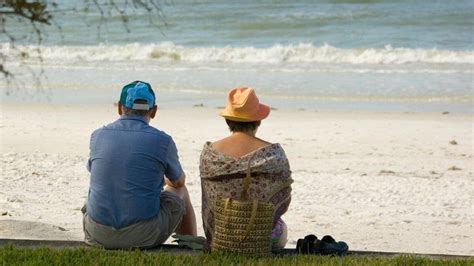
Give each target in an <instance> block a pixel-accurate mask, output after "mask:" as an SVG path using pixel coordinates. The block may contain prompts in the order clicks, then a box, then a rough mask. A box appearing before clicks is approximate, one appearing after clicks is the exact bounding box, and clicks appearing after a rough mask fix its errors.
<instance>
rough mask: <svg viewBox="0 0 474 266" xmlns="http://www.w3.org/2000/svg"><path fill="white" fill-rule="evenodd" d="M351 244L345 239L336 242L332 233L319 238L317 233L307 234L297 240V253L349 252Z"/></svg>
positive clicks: (327, 253) (341, 253) (324, 253)
mask: <svg viewBox="0 0 474 266" xmlns="http://www.w3.org/2000/svg"><path fill="white" fill-rule="evenodd" d="M348 250H349V246H348V245H347V244H346V242H344V241H339V242H336V240H334V238H333V237H332V236H330V235H326V236H324V237H323V238H322V239H321V240H319V239H318V238H317V237H316V236H315V235H307V236H305V238H304V239H298V242H296V253H297V254H320V255H338V256H343V255H345V254H347V251H348Z"/></svg>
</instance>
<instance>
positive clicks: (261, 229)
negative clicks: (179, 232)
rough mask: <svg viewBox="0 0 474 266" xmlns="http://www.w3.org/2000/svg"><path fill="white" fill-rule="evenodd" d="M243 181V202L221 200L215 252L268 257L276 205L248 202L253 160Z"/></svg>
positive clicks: (215, 212)
mask: <svg viewBox="0 0 474 266" xmlns="http://www.w3.org/2000/svg"><path fill="white" fill-rule="evenodd" d="M251 159H252V158H250V159H249V162H248V167H247V175H246V177H245V179H244V184H243V191H242V194H241V199H240V200H237V199H230V198H225V199H221V200H219V201H218V202H217V203H216V207H215V209H214V236H213V240H212V244H211V248H212V250H213V251H219V252H228V253H233V254H238V255H251V256H268V255H270V254H271V244H272V243H271V235H272V227H273V218H274V214H275V206H274V205H273V204H271V203H267V202H261V201H258V200H248V198H247V190H248V188H249V183H250V177H251V176H250V173H251V171H250V161H251Z"/></svg>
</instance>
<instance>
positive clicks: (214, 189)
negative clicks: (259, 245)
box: [199, 88, 293, 249]
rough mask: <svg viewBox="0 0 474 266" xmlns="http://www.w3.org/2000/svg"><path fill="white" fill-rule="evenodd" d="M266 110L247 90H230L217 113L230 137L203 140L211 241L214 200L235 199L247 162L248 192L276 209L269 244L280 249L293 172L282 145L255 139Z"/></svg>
mask: <svg viewBox="0 0 474 266" xmlns="http://www.w3.org/2000/svg"><path fill="white" fill-rule="evenodd" d="M269 113H270V107H268V106H267V105H264V104H261V103H259V100H258V98H257V96H256V95H255V92H254V90H253V89H251V88H236V89H233V90H231V91H230V92H229V94H228V97H227V105H226V108H225V110H224V111H223V112H222V113H221V114H220V115H221V116H223V117H224V118H225V120H226V122H227V125H228V126H229V129H230V131H231V135H230V136H228V137H226V138H223V139H221V140H218V141H216V142H213V143H211V142H207V143H206V144H205V145H204V149H203V151H202V153H201V161H200V166H199V170H200V174H201V185H202V217H203V227H204V232H205V234H206V238H207V240H208V244H209V245H210V244H211V242H212V238H213V234H214V208H215V202H216V201H218V200H220V199H222V198H235V199H239V197H240V193H241V192H242V182H243V178H244V177H245V173H246V171H247V167H248V162H249V161H250V165H251V171H252V178H251V179H250V186H249V190H248V196H249V198H250V199H258V200H260V201H264V202H271V203H273V204H274V205H275V206H278V208H277V209H276V211H275V217H274V222H273V231H272V247H273V248H274V249H279V248H283V247H284V246H285V244H286V242H287V237H286V235H287V234H286V233H287V228H286V225H285V223H284V222H283V221H282V220H281V216H282V215H283V214H284V213H285V212H286V211H287V210H288V206H289V204H290V201H291V183H292V182H293V180H292V179H291V171H290V166H289V163H288V159H287V158H286V155H285V152H284V151H283V148H282V147H281V146H280V144H277V143H276V144H271V143H269V142H267V141H265V140H262V139H259V138H257V137H256V136H255V135H256V132H257V129H258V127H259V126H260V121H261V120H263V119H265V118H266V117H267V116H268V114H269Z"/></svg>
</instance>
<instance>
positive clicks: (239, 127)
mask: <svg viewBox="0 0 474 266" xmlns="http://www.w3.org/2000/svg"><path fill="white" fill-rule="evenodd" d="M225 122H226V123H227V125H228V126H229V130H230V131H231V132H249V131H254V130H256V129H257V127H259V126H260V121H253V122H237V121H232V120H229V119H226V120H225Z"/></svg>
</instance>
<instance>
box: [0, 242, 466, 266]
mask: <svg viewBox="0 0 474 266" xmlns="http://www.w3.org/2000/svg"><path fill="white" fill-rule="evenodd" d="M0 265H2V266H3V265H195V266H198V265H272V266H273V265H364V266H365V265H474V259H450V260H433V259H427V258H421V257H413V256H399V257H391V258H384V257H360V256H346V257H343V258H339V257H321V256H289V257H283V258H275V257H271V258H247V257H242V256H229V255H223V254H198V255H192V254H173V253H164V252H143V251H139V250H135V251H107V250H101V249H96V248H69V249H68V248H64V249H49V248H34V249H30V248H16V247H14V246H12V245H7V246H3V247H0Z"/></svg>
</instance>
